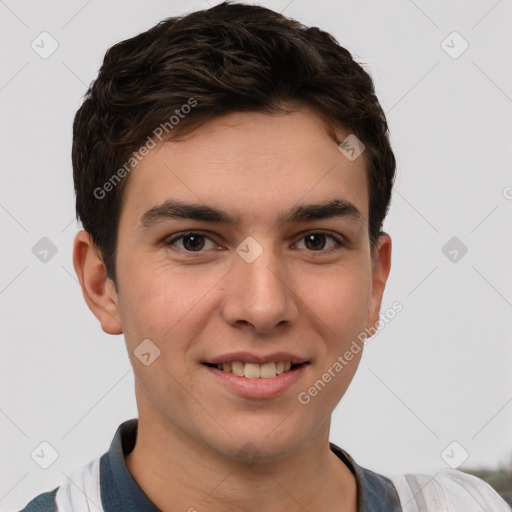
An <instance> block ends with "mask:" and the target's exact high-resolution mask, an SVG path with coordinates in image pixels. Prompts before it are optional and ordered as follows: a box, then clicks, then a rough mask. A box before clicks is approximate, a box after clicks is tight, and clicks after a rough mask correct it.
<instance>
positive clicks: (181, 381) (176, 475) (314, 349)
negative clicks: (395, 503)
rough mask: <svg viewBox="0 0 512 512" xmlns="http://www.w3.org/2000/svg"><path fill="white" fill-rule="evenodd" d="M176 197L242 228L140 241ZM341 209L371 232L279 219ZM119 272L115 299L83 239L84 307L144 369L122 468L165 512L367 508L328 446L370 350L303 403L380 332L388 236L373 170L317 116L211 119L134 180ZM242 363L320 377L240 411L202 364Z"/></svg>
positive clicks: (168, 228) (170, 226) (348, 224)
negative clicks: (372, 211) (374, 239)
mask: <svg viewBox="0 0 512 512" xmlns="http://www.w3.org/2000/svg"><path fill="white" fill-rule="evenodd" d="M339 135H341V138H340V140H342V139H343V138H344V136H346V135H348V133H346V134H343V132H341V131H340V132H339ZM170 198H173V199H180V200H183V201H187V202H195V203H197V202H204V203H206V204H209V205H213V206H216V207H219V208H222V209H224V210H227V211H228V212H230V213H232V214H238V215H240V217H241V219H242V223H241V224H240V225H237V226H226V225H222V224H220V223H215V224H212V223H206V222H201V221H196V220H183V219H181V220H180V219H174V220H171V219H169V220H165V221H162V222H160V223H158V224H156V225H155V226H153V227H152V228H151V229H148V230H144V229H141V227H140V226H141V223H140V218H141V216H142V215H143V213H144V212H146V211H147V210H149V209H150V208H152V207H154V206H155V205H158V204H161V203H162V202H164V201H165V200H167V199H170ZM333 198H342V199H344V200H347V201H350V202H351V203H353V204H354V205H355V206H356V207H357V209H358V210H359V211H360V212H361V214H362V220H361V221H357V220H354V219H350V218H345V217H344V218H330V219H322V220H317V221H313V222H311V221H310V222H300V223H297V224H291V225H285V224H279V223H277V222H276V219H277V217H278V215H279V214H280V213H281V212H283V211H287V210H288V209H290V208H291V207H292V206H295V205H297V204H303V203H320V202H322V201H325V200H328V199H333ZM187 230H198V231H201V232H202V234H204V235H205V236H206V237H207V238H205V239H201V240H202V241H204V246H203V247H202V249H201V251H202V252H201V253H197V252H193V250H191V248H190V246H191V244H190V243H188V244H186V243H184V242H185V241H184V240H183V239H182V240H181V241H178V242H176V243H175V244H174V246H169V245H167V246H165V245H164V244H163V243H162V242H163V241H165V240H166V239H167V240H169V239H171V238H172V236H171V235H174V234H178V233H180V232H183V231H187ZM318 230H321V231H327V232H328V234H332V235H333V236H340V235H341V236H344V237H345V238H346V239H347V240H348V242H349V244H347V246H346V247H338V248H337V249H334V250H332V251H328V249H330V248H331V247H336V246H335V244H334V243H333V241H332V240H331V239H330V238H329V237H326V238H325V239H320V241H319V242H318V244H319V249H314V248H313V249H311V245H309V246H308V245H307V244H306V239H305V235H307V234H309V233H311V232H312V231H318ZM248 236H251V237H253V238H254V239H255V240H256V241H257V242H258V243H259V245H260V246H261V247H262V249H263V252H262V254H261V255H260V256H259V257H258V258H257V259H256V260H255V261H254V262H252V263H250V264H249V263H247V262H246V261H245V260H244V259H242V258H241V257H240V256H239V255H238V254H237V252H236V248H237V247H238V245H239V244H240V243H241V242H242V241H243V240H244V239H245V238H246V237H248ZM323 240H325V241H324V242H323ZM188 241H189V242H190V240H188ZM322 243H324V244H325V245H324V246H322ZM323 247H325V248H323ZM187 248H188V252H187ZM327 251H328V252H327ZM191 253H193V254H192V255H191ZM116 265H117V267H116V268H117V280H118V292H117V293H116V290H115V287H114V286H113V283H112V282H111V281H110V280H109V279H108V278H107V276H106V271H105V267H104V265H103V263H102V261H101V259H100V258H99V252H98V251H97V250H96V249H95V248H94V246H93V244H92V242H91V239H90V237H89V235H88V234H87V233H86V232H84V231H81V232H79V233H78V234H77V235H76V238H75V244H74V266H75V270H76V273H77V275H78V278H79V280H80V283H81V286H82V290H83V295H84V298H85V300H86V301H87V304H88V305H89V307H90V309H91V310H92V312H93V313H94V314H95V316H96V317H97V318H98V320H99V321H100V323H101V326H102V329H103V330H104V331H105V332H106V333H109V334H121V333H124V337H125V340H126V344H127V349H128V354H129V356H130V360H131V363H132V365H133V370H134V375H135V392H136V399H137V405H138V411H139V430H138V438H137V444H136V447H135V448H134V450H133V451H132V452H131V453H130V454H129V455H127V456H126V457H125V458H126V462H127V466H128V468H129V470H130V472H131V473H132V475H133V476H134V478H135V480H136V481H137V482H138V484H139V485H140V487H141V488H142V490H143V491H144V492H145V493H146V495H147V496H148V497H149V498H150V500H151V501H152V502H153V503H154V504H155V505H156V506H157V507H158V508H160V509H161V510H162V511H164V512H165V511H171V510H194V509H196V510H198V511H199V512H203V511H211V512H213V511H218V510H226V511H231V510H233V511H241V510H243V511H261V510H272V511H288V512H289V511H299V510H301V511H303V510H304V509H306V510H325V511H331V510H332V511H334V510H336V511H338V512H339V511H340V510H341V511H346V512H349V511H350V512H355V511H356V499H357V491H356V483H355V479H354V477H353V475H352V473H351V472H350V471H349V469H348V468H347V467H346V466H345V465H344V463H343V462H342V461H341V460H340V459H338V458H337V457H336V456H335V455H334V454H333V453H332V452H331V451H330V449H329V444H328V441H329V428H330V421H331V413H332V411H333V410H334V408H335V406H336V405H337V403H338V402H339V400H340V399H341V398H342V396H343V395H344V393H345V391H346V390H347V388H348V386H349V384H350V382H351V380H352V378H353V376H354V374H355V371H356V369H357V366H358V364H359V361H360V358H361V355H362V351H361V352H359V354H357V355H355V356H354V358H353V359H352V360H351V361H350V363H349V364H347V365H346V366H345V367H344V368H343V370H342V371H340V372H339V373H337V374H336V377H335V378H333V379H332V380H331V382H330V383H329V384H327V385H326V386H325V388H324V389H323V390H322V391H321V392H319V393H318V394H317V395H316V396H315V397H314V398H312V399H311V401H310V402H309V403H308V404H307V405H303V404H301V403H299V401H298V399H297V396H298V394H299V393H300V392H302V391H305V390H307V389H308V388H309V387H310V386H311V385H312V384H313V383H314V382H315V381H316V380H317V379H319V378H321V376H322V374H323V373H324V372H325V371H327V369H328V368H329V367H331V366H332V365H333V363H334V362H335V361H336V360H337V357H338V356H339V355H343V354H344V353H345V351H346V350H347V349H348V348H349V347H350V345H351V343H352V341H353V340H355V339H356V338H357V336H358V335H359V334H360V333H361V332H362V331H364V329H365V328H369V327H371V326H374V325H375V324H376V323H377V321H378V320H379V312H380V306H381V299H382V295H383V292H384V288H385V284H386V281H387V278H388V274H389V271H390V265H391V239H390V237H389V236H388V235H387V234H384V235H381V236H380V238H379V242H378V245H377V247H376V249H375V251H374V252H373V254H372V253H371V251H370V243H369V236H368V188H367V179H366V171H365V160H364V158H363V157H359V158H357V159H356V160H354V161H349V160H348V159H347V158H346V157H345V156H344V155H343V154H342V153H341V152H340V151H339V149H338V146H337V144H336V142H335V141H334V140H333V139H332V138H331V137H330V136H329V135H328V133H327V130H326V128H325V126H324V124H323V122H322V120H321V119H320V118H319V117H318V116H317V115H316V114H315V113H313V112H312V111H310V110H309V109H308V108H305V107H304V108H302V109H301V110H299V111H297V112H295V113H293V114H287V115H281V116H268V115H264V114H259V113H252V112H251V113H232V114H229V115H225V116H222V117H219V118H216V119H213V120H210V121H209V122H208V123H207V124H205V125H203V126H202V127H200V128H199V129H198V130H196V131H195V132H193V133H192V134H191V135H189V136H187V137H186V138H185V139H184V140H180V141H179V142H178V141H169V142H166V143H164V144H161V145H159V146H158V147H157V148H155V149H154V150H152V151H151V152H150V153H149V155H148V156H146V157H145V158H144V160H143V161H142V162H140V163H139V164H138V165H137V167H136V168H135V169H134V170H133V171H132V172H131V174H130V176H129V181H128V183H127V188H126V190H125V195H124V198H123V206H122V211H121V216H120V224H119V238H118V250H117V257H116ZM145 339H150V340H152V342H153V343H154V344H155V345H157V346H158V347H159V349H160V351H161V353H160V356H159V357H158V358H157V359H156V360H155V361H154V362H153V363H152V364H151V365H149V366H145V365H143V364H141V362H140V361H139V360H138V359H137V358H136V357H135V355H134V350H135V349H136V348H137V346H138V345H139V344H140V343H141V342H142V340H145ZM238 350H246V351H250V352H254V353H264V354H268V353H270V352H273V351H287V352H292V353H296V354H300V355H301V356H304V357H306V358H307V359H308V361H309V365H307V367H306V368H305V369H304V371H303V373H302V376H301V378H300V379H299V381H298V382H296V383H295V384H294V385H293V386H292V387H291V388H289V389H287V390H286V391H285V392H283V393H281V394H280V395H278V396H275V397H273V398H260V399H254V398H243V397H241V396H238V395H236V394H235V393H233V392H231V391H230V390H228V389H226V388H225V387H223V386H222V385H221V384H219V382H217V380H216V379H214V378H213V377H212V375H211V372H209V371H208V370H207V369H206V368H205V367H204V366H203V365H202V362H204V361H205V360H208V359H209V358H212V357H214V356H218V355H221V354H226V353H228V352H233V351H238ZM248 443H250V444H248ZM241 449H243V450H244V453H249V454H252V455H253V456H254V457H255V460H256V462H252V463H249V462H250V461H248V459H243V458H241V457H240V455H239V453H240V450H241Z"/></svg>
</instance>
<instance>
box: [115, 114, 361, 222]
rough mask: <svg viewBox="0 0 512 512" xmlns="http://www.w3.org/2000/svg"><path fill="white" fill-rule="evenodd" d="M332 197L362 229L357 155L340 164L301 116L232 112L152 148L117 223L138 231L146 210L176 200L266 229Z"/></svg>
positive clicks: (319, 127)
mask: <svg viewBox="0 0 512 512" xmlns="http://www.w3.org/2000/svg"><path fill="white" fill-rule="evenodd" d="M337 135H338V136H339V139H340V140H342V139H344V138H345V136H347V135H348V133H344V132H342V131H338V133H337ZM334 198H336V199H341V200H343V201H346V202H347V203H352V204H353V205H354V206H355V207H356V208H357V209H358V210H359V211H360V213H361V215H362V218H363V220H364V221H366V222H367V218H368V193H367V179H366V165H365V159H364V154H363V155H361V156H360V157H359V158H357V159H356V160H353V161H351V160H349V159H347V158H346V156H345V155H344V153H342V152H341V151H340V150H339V148H338V144H337V143H336V141H335V140H334V139H333V138H332V137H331V136H330V135H329V133H328V131H327V129H326V126H325V125H324V123H323V121H322V120H321V119H320V118H319V117H318V116H317V115H316V114H315V113H313V112H312V111H310V110H309V109H302V110H300V111H298V112H294V113H290V114H283V115H267V114H261V113H255V112H247V113H240V112H237V113H231V114H228V115H224V116H222V117H218V118H215V119H213V120H211V121H208V122H207V123H205V124H204V125H203V126H201V127H200V128H198V129H197V130H195V131H194V132H193V133H191V134H189V135H188V136H186V137H185V138H182V139H180V140H175V141H168V142H165V143H162V144H159V145H158V146H157V147H156V148H155V149H152V150H151V151H150V152H149V154H148V155H147V156H145V157H144V158H143V159H142V161H141V162H139V164H138V165H137V166H136V167H135V168H134V169H133V170H132V171H131V173H130V175H129V180H128V183H127V186H126V189H125V192H124V198H123V206H122V210H121V221H123V219H124V220H125V221H127V222H129V223H130V224H131V225H133V224H134V223H136V222H138V223H139V224H140V222H141V218H142V217H143V215H144V213H145V212H147V211H148V210H149V209H151V208H152V207H154V206H156V205H158V204H162V203H164V202H165V201H168V200H169V199H178V200H181V201H184V202H189V203H190V202H193V203H195V204H197V203H204V204H208V205H212V206H217V207H218V208H221V209H223V210H225V211H227V212H229V213H231V214H232V216H234V217H236V218H237V219H238V220H239V221H240V224H254V223H259V222H261V223H265V222H267V223H271V222H275V221H276V215H275V214H276V213H277V212H279V214H280V215H281V217H282V212H283V211H285V210H286V211H287V210H289V209H291V208H292V207H293V206H297V205H299V204H301V203H303V204H312V203H319V202H325V200H326V199H334Z"/></svg>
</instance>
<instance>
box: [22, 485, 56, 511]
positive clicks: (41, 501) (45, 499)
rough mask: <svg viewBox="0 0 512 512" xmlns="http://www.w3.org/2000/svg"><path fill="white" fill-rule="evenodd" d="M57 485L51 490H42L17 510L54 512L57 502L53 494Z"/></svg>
mask: <svg viewBox="0 0 512 512" xmlns="http://www.w3.org/2000/svg"><path fill="white" fill-rule="evenodd" d="M58 489H59V488H58V487H55V489H53V491H49V492H44V493H43V494H40V495H39V496H36V497H35V498H34V499H33V500H31V501H30V502H29V503H27V505H25V508H24V509H22V510H20V511H19V512H56V511H57V504H56V502H55V495H56V494H57V491H58Z"/></svg>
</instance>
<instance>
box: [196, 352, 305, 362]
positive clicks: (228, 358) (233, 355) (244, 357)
mask: <svg viewBox="0 0 512 512" xmlns="http://www.w3.org/2000/svg"><path fill="white" fill-rule="evenodd" d="M233 361H242V362H244V363H253V364H265V363H271V362H272V361H274V362H279V361H284V362H288V361H290V362H291V363H292V364H302V363H306V362H308V359H306V358H304V357H301V356H298V355H297V354H292V353H291V352H273V353H271V354H255V353H253V352H230V353H229V354H223V355H220V356H216V357H212V358H209V359H207V360H206V361H204V362H205V363H211V364H222V363H232V362H233Z"/></svg>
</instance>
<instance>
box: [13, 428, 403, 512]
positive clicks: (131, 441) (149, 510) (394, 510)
mask: <svg viewBox="0 0 512 512" xmlns="http://www.w3.org/2000/svg"><path fill="white" fill-rule="evenodd" d="M137 426H138V420H137V419H136V418H135V419H131V420H128V421H125V422H124V423H122V424H121V425H120V426H119V427H118V429H117V431H116V433H115V435H114V439H113V440H112V443H111V445H110V449H109V450H108V452H106V453H104V454H103V455H102V456H101V458H100V460H99V474H100V478H99V485H100V493H101V505H102V507H103V510H104V512H161V511H160V510H159V509H158V508H157V507H156V506H155V505H154V504H153V503H152V502H151V501H150V500H149V498H148V497H147V496H146V495H145V494H144V492H143V491H142V489H141V488H140V487H139V485H138V484H137V482H136V481H135V480H134V478H133V477H132V475H131V473H130V472H129V471H128V467H127V466H126V461H125V458H124V457H125V455H127V454H128V453H130V452H131V451H132V450H133V448H134V447H135V442H136V440H137ZM330 446H331V450H332V451H333V452H334V453H335V454H336V455H337V456H338V457H339V458H340V459H341V460H342V461H343V462H344V464H345V465H346V466H347V467H348V468H349V469H350V471H351V472H352V473H353V474H354V476H355V479H356V483H357V512H402V508H401V506H400V500H399V497H398V494H397V492H396V489H395V486H394V485H393V483H392V482H391V480H389V479H388V478H387V477H385V476H383V475H379V474H377V473H374V472H373V471H370V470H369V469H365V468H363V467H361V466H359V465H358V464H356V463H355V461H354V460H353V459H352V457H350V455H349V454H348V453H346V452H345V451H344V450H342V449H341V448H339V447H338V446H336V445H334V444H333V443H330ZM58 489H59V487H56V488H55V489H53V490H52V491H50V492H46V493H43V494H40V495H39V496H37V497H36V498H34V499H33V500H32V501H31V502H30V503H28V504H27V506H26V507H25V508H24V509H23V510H22V511H20V512H56V511H57V505H56V503H55V495H56V493H57V491H58Z"/></svg>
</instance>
